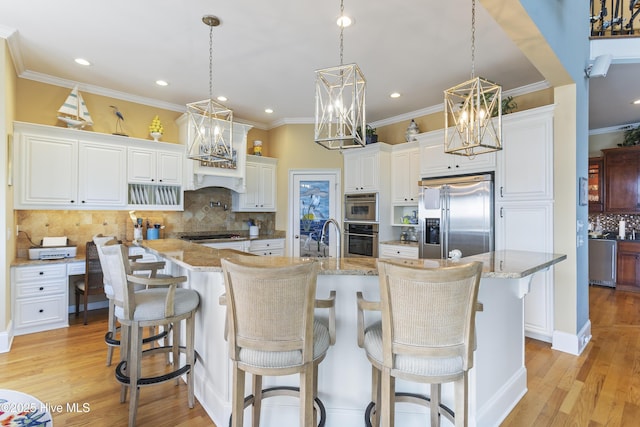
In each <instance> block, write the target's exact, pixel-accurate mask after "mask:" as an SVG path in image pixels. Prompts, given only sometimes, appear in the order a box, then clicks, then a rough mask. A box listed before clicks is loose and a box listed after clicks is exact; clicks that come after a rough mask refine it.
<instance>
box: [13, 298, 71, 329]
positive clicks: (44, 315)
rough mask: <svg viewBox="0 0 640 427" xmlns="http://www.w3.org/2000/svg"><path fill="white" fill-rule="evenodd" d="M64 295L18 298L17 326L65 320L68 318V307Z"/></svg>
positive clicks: (23, 326)
mask: <svg viewBox="0 0 640 427" xmlns="http://www.w3.org/2000/svg"><path fill="white" fill-rule="evenodd" d="M64 297H65V295H52V296H49V297H42V298H29V299H24V300H22V299H18V300H16V304H15V309H16V313H15V319H16V328H27V327H31V326H37V325H43V324H47V323H55V322H65V321H66V318H67V310H66V308H67V307H66V305H65V302H66V301H65V300H64Z"/></svg>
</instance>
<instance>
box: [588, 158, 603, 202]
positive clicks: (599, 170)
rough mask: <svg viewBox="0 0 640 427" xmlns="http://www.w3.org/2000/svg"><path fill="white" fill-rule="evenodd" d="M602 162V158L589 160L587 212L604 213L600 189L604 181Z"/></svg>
mask: <svg viewBox="0 0 640 427" xmlns="http://www.w3.org/2000/svg"><path fill="white" fill-rule="evenodd" d="M603 169H604V160H603V159H602V157H592V158H590V159H589V181H588V185H589V212H590V213H591V212H602V211H604V201H603V198H602V187H603V181H604V170H603Z"/></svg>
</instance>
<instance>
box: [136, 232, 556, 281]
mask: <svg viewBox="0 0 640 427" xmlns="http://www.w3.org/2000/svg"><path fill="white" fill-rule="evenodd" d="M139 245H140V246H142V247H144V248H146V249H148V250H149V251H151V252H153V253H155V254H157V255H159V256H161V257H164V258H167V259H170V260H171V261H173V262H175V263H176V264H178V265H180V266H182V267H184V268H186V269H188V270H191V271H221V265H220V258H225V257H231V258H233V257H237V256H246V255H247V254H246V253H245V252H239V251H236V250H233V249H214V248H208V247H206V246H202V245H198V244H194V243H189V242H186V241H184V240H178V239H161V240H143V241H142V242H140V243H139ZM266 258H268V261H269V262H271V263H273V265H282V264H284V263H288V262H289V260H290V258H289V257H266ZM566 258H567V256H566V255H562V254H552V253H542V252H528V251H512V250H506V251H495V252H487V253H485V254H481V255H474V256H469V257H465V258H462V259H461V260H459V261H452V260H440V259H416V260H409V259H403V260H402V261H398V260H394V261H395V262H402V263H404V264H407V265H416V266H425V267H441V266H451V265H455V264H456V263H460V262H465V261H480V262H482V263H483V264H484V269H483V273H482V277H485V278H502V279H519V278H522V277H526V276H528V275H530V274H533V273H535V272H537V271H540V270H544V269H546V268H548V267H550V266H552V265H553V264H556V263H558V262H560V261H563V260H565V259H566ZM266 260H267V259H265V260H264V261H266ZM318 261H319V262H320V274H325V275H331V274H335V275H360V276H375V275H377V274H378V271H377V269H376V259H375V258H364V257H362V258H360V257H353V258H340V259H336V258H318Z"/></svg>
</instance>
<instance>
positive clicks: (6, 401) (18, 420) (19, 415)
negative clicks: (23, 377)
mask: <svg viewBox="0 0 640 427" xmlns="http://www.w3.org/2000/svg"><path fill="white" fill-rule="evenodd" d="M0 426H3V427H4V426H8V427H14V426H16V427H17V426H30V427H31V426H42V427H53V418H52V417H51V414H50V413H49V411H48V409H47V407H46V406H45V404H44V403H42V402H41V401H39V400H38V399H36V398H35V397H33V396H30V395H28V394H26V393H21V392H19V391H14V390H2V389H0Z"/></svg>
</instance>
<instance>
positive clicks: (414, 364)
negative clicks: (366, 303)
mask: <svg viewBox="0 0 640 427" xmlns="http://www.w3.org/2000/svg"><path fill="white" fill-rule="evenodd" d="M364 349H365V351H366V352H367V355H368V356H369V357H370V358H371V359H373V360H375V361H376V362H377V363H378V364H379V365H382V323H381V322H376V323H373V324H372V325H371V326H369V327H368V328H367V329H365V332H364ZM394 367H395V369H397V370H399V371H401V372H405V373H408V374H413V375H421V376H430V377H435V376H449V375H457V374H462V372H463V368H462V358H461V357H459V356H456V357H441V358H424V357H422V358H421V357H412V356H407V355H396V357H395V366H394Z"/></svg>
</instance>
